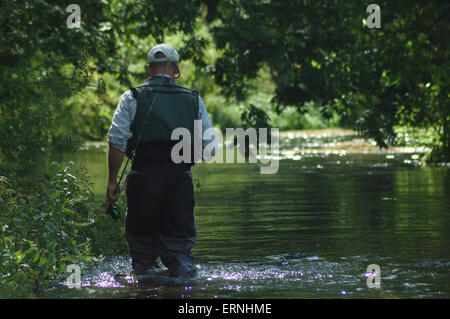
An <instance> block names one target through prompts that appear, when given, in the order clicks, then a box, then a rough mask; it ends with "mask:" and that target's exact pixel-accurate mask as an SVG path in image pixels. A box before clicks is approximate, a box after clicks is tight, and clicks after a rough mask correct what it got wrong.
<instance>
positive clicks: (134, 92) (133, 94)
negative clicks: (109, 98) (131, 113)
mask: <svg viewBox="0 0 450 319" xmlns="http://www.w3.org/2000/svg"><path fill="white" fill-rule="evenodd" d="M130 91H131V95H132V96H133V98H134V99H135V100H137V90H136V88H131V89H130Z"/></svg>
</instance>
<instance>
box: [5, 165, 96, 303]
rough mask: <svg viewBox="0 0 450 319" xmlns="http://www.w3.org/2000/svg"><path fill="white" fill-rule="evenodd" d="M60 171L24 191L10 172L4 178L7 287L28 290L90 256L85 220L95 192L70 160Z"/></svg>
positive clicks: (45, 282)
mask: <svg viewBox="0 0 450 319" xmlns="http://www.w3.org/2000/svg"><path fill="white" fill-rule="evenodd" d="M56 169H57V172H56V174H55V175H54V177H53V178H51V179H50V180H49V181H48V183H46V184H45V185H40V186H38V185H29V189H28V190H27V191H25V189H24V187H20V186H19V185H18V184H17V183H13V182H11V181H10V180H8V178H6V177H2V178H1V182H0V183H1V191H0V211H1V212H2V214H1V215H0V225H1V229H0V230H1V238H0V255H1V265H0V269H1V271H0V282H1V283H2V285H1V286H2V287H3V288H4V289H5V290H4V291H0V294H1V295H3V296H5V293H6V292H7V290H6V289H7V288H13V289H15V290H16V289H17V290H18V291H17V293H21V292H23V293H29V292H30V291H32V290H33V289H36V288H40V287H45V286H47V285H48V284H49V283H50V281H51V280H52V279H54V278H55V276H56V275H57V274H60V273H62V272H64V271H65V270H66V265H67V264H72V263H78V262H80V261H82V260H84V261H89V260H90V258H89V256H90V255H91V253H90V245H91V244H90V238H89V237H88V236H87V234H88V229H87V226H89V225H90V224H92V222H93V220H91V219H89V218H88V215H89V211H90V209H91V208H90V207H91V205H92V202H93V194H92V193H91V192H90V191H89V190H87V189H86V185H85V181H86V177H83V175H82V174H81V173H80V175H79V176H78V177H77V176H75V175H73V174H72V173H70V166H69V165H68V164H67V165H61V166H58V167H56Z"/></svg>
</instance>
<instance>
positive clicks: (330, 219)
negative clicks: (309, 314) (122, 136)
mask: <svg viewBox="0 0 450 319" xmlns="http://www.w3.org/2000/svg"><path fill="white" fill-rule="evenodd" d="M372 142H373V141H371V140H365V139H361V137H359V136H356V135H355V134H354V132H353V131H345V130H344V131H324V132H322V133H320V132H316V131H311V132H287V133H282V134H281V136H280V146H281V151H280V157H281V158H282V159H283V160H281V161H280V168H279V171H278V172H277V174H273V175H261V174H260V171H259V164H245V165H243V164H201V165H196V166H195V167H194V168H193V174H194V176H195V178H197V179H198V180H199V187H198V189H197V193H196V223H197V244H196V246H195V248H194V251H193V252H194V256H195V257H196V263H197V275H196V277H195V278H193V279H192V280H191V281H189V282H177V281H176V280H174V279H172V278H170V277H168V275H167V271H166V270H165V269H161V270H159V271H155V272H154V273H152V274H150V275H149V277H148V278H147V279H146V280H137V278H135V277H134V276H133V274H132V269H131V261H130V258H129V257H128V256H115V257H109V258H105V259H104V260H102V261H99V262H96V263H93V264H84V265H83V267H82V288H80V289H69V288H68V287H64V284H63V282H64V279H63V280H61V284H59V285H56V286H55V287H54V288H52V289H50V290H49V291H47V292H45V293H44V296H58V297H69V298H72V297H73V298H80V297H81V298H83V297H87V298H97V297H101V298H115V297H124V298H311V297H313V298H315V297H318V298H399V297H400V298H402V297H412V298H420V297H446V298H449V297H450V250H449V249H448V247H449V246H450V232H449V229H450V227H449V226H450V216H449V214H448V212H449V211H450V173H449V168H448V167H447V164H445V163H444V164H442V165H437V166H424V165H423V162H422V160H421V158H422V153H421V150H420V149H417V148H414V145H408V147H409V149H406V148H403V149H398V148H396V149H389V150H379V149H378V148H377V147H376V146H374V145H373V143H372ZM413 148H414V149H413ZM78 156H80V157H79V158H78V161H79V162H80V163H84V164H85V165H86V167H87V170H88V172H89V173H90V174H91V181H92V182H93V183H94V192H95V193H96V194H98V196H104V189H105V187H106V176H107V171H106V169H107V168H106V165H105V153H104V148H103V149H102V146H101V145H100V146H99V145H97V147H94V150H92V149H91V150H88V151H85V152H81V154H79V155H78ZM200 185H201V186H200ZM372 264H376V265H379V267H380V269H381V288H369V287H368V285H367V281H368V280H372V279H373V278H372V277H373V273H372V272H371V271H370V270H368V269H367V267H368V266H369V265H372Z"/></svg>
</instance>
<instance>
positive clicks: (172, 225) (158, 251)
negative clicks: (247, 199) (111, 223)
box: [107, 44, 217, 277]
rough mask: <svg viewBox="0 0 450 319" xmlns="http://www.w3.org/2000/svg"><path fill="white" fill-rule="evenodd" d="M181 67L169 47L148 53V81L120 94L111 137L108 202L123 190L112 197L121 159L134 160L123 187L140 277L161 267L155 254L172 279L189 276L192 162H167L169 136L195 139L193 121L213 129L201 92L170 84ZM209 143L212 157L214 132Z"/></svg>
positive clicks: (170, 144)
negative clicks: (183, 132)
mask: <svg viewBox="0 0 450 319" xmlns="http://www.w3.org/2000/svg"><path fill="white" fill-rule="evenodd" d="M178 62H179V58H178V53H177V52H176V50H175V49H174V48H172V47H171V46H169V45H167V44H159V45H157V46H155V47H153V48H152V49H151V50H150V52H149V54H148V63H147V70H148V73H149V74H150V75H151V78H150V79H149V80H147V81H146V82H145V83H144V84H143V85H140V86H138V87H136V88H133V89H130V90H129V91H127V92H125V93H124V94H123V95H122V97H121V98H120V101H119V104H118V106H117V109H116V112H115V114H114V117H113V120H112V124H111V127H110V129H109V132H108V136H109V140H108V144H109V150H108V167H109V178H108V187H107V199H108V201H109V202H110V203H111V204H113V203H114V202H115V201H116V200H117V199H118V197H119V193H120V190H119V192H117V193H115V192H114V191H115V190H116V186H117V176H118V172H119V169H120V166H121V164H122V161H123V156H124V153H127V155H129V156H130V158H132V160H133V162H132V167H131V171H130V173H129V174H128V176H127V178H126V181H125V185H126V186H125V195H126V198H127V205H128V211H127V216H126V222H125V233H126V238H127V241H128V244H129V247H130V255H131V258H132V266H133V269H134V271H135V273H136V274H137V275H138V276H139V275H145V274H146V273H147V272H148V271H149V270H152V269H155V268H158V262H157V258H158V256H159V257H160V258H161V261H162V262H163V263H164V265H165V266H166V267H167V268H168V269H169V273H170V274H171V275H172V276H175V277H186V276H190V275H191V274H192V273H193V271H194V267H193V256H192V253H191V249H192V247H193V246H194V244H195V240H196V229H195V216H194V205H195V199H194V187H193V181H192V174H191V171H190V167H191V166H192V165H193V162H191V163H185V162H182V163H178V164H177V163H175V162H174V161H173V160H172V158H171V150H172V148H173V146H174V144H175V143H177V142H176V141H172V139H171V134H172V132H173V130H174V129H176V128H180V127H181V128H185V129H188V130H189V132H190V133H191V134H192V136H194V135H193V134H194V121H195V120H201V124H202V130H203V132H204V131H205V130H207V129H210V128H212V124H211V121H210V119H209V115H208V113H207V111H206V108H205V105H204V103H203V101H202V99H201V97H200V96H199V94H198V92H196V91H193V90H190V89H187V88H185V87H182V86H179V85H177V84H176V83H175V80H174V79H175V77H176V75H179V73H180V72H179V68H178ZM150 107H151V111H150V112H148V110H149V108H150ZM140 136H141V138H140ZM202 136H203V135H202ZM210 142H212V143H214V151H213V152H215V148H216V147H217V144H216V143H217V137H216V136H215V135H214V134H213V136H212V138H211V139H210V140H204V139H202V147H203V148H205V146H206V145H207V144H209V143H210ZM136 143H138V145H137V149H136V152H135V153H134V156H133V150H134V147H135V145H136ZM193 160H194V159H193Z"/></svg>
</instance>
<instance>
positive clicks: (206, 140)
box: [199, 97, 218, 161]
mask: <svg viewBox="0 0 450 319" xmlns="http://www.w3.org/2000/svg"><path fill="white" fill-rule="evenodd" d="M199 108H200V110H199V113H200V119H201V121H202V152H203V153H205V148H206V147H208V149H209V151H210V152H209V154H207V155H209V156H206V158H204V160H206V161H210V160H212V158H213V157H214V156H215V155H216V153H217V150H218V141H217V134H216V132H215V130H214V127H213V125H212V123H211V119H210V118H209V114H208V112H207V111H206V107H205V103H204V102H203V100H202V98H201V97H199ZM206 131H209V134H205V132H206ZM211 144H212V145H211ZM203 155H205V154H203Z"/></svg>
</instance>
